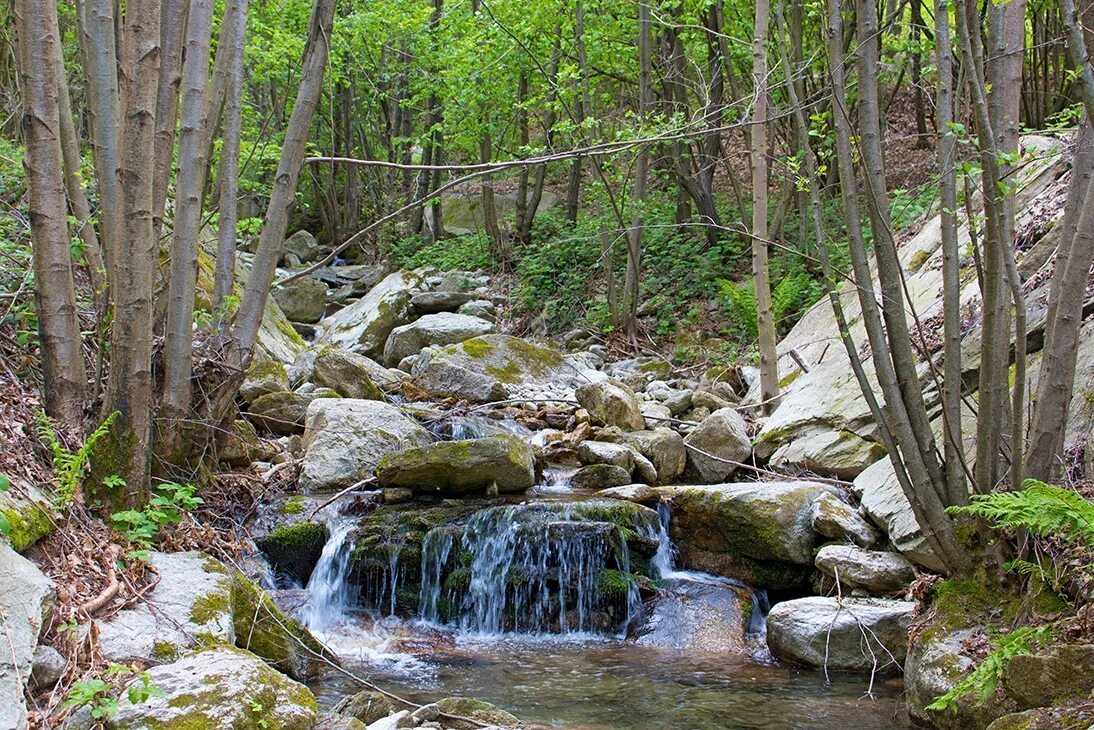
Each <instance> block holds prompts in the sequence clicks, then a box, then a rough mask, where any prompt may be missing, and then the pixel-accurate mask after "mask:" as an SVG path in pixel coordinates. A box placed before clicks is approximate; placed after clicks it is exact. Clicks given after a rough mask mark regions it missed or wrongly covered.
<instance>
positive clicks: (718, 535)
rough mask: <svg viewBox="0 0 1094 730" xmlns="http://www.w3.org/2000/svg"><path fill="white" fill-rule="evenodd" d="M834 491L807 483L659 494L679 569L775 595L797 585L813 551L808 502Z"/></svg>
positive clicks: (672, 490)
mask: <svg viewBox="0 0 1094 730" xmlns="http://www.w3.org/2000/svg"><path fill="white" fill-rule="evenodd" d="M834 490H835V487H832V486H829V485H826V484H819V483H817V482H808V481H795V482H739V483H733V484H712V485H697V486H669V487H659V488H658V492H659V493H660V494H661V495H662V496H663V497H665V498H667V500H668V502H669V505H670V508H671V510H672V521H671V523H670V534H671V536H672V539H673V542H674V543H675V545H676V547H677V549H678V550H679V554H680V561H681V565H682V567H684V568H688V569H694V570H702V571H705V572H707V573H713V574H715V575H722V576H726V577H729V578H737V579H739V580H743V581H745V582H746V583H748V584H749V585H753V586H756V587H760V588H774V589H781V588H793V587H798V586H801V585H803V584H804V582H805V580H806V578H807V576H808V575H809V572H810V570H811V568H812V566H813V549H814V547H815V545H816V534H815V533H814V532H813V527H812V509H813V502H814V501H815V500H816V499H817V498H819V497H820V495H822V494H824V493H826V492H833V491H834Z"/></svg>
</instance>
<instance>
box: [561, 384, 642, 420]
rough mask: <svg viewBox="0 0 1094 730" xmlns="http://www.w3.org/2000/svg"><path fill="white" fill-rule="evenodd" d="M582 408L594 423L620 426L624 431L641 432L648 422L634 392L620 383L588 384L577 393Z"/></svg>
mask: <svg viewBox="0 0 1094 730" xmlns="http://www.w3.org/2000/svg"><path fill="white" fill-rule="evenodd" d="M575 394H576V395H577V401H578V403H580V404H581V407H582V408H584V409H585V410H587V411H588V412H589V415H590V416H592V417H593V420H594V421H598V422H600V423H602V424H604V425H606V426H618V427H619V428H621V429H623V430H624V431H641V430H642V429H643V428H645V425H646V420H645V418H644V417H643V415H642V409H641V406H640V405H639V403H638V398H637V397H636V396H635V394H634V391H633V390H631V389H630V388H629V387H627V386H626V385H624V384H623V383H621V382H619V381H613V380H605V381H601V382H599V383H586V384H585V385H582V386H580V387H579V388H578V389H577V391H576V392H575Z"/></svg>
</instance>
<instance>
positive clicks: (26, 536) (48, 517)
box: [0, 479, 56, 553]
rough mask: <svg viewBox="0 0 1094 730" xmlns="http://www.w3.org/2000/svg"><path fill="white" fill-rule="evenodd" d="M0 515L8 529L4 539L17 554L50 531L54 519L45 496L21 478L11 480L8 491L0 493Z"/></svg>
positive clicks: (50, 506)
mask: <svg viewBox="0 0 1094 730" xmlns="http://www.w3.org/2000/svg"><path fill="white" fill-rule="evenodd" d="M0 515H3V516H4V518H5V519H6V520H7V523H8V525H9V526H10V529H9V531H8V535H7V537H8V540H9V541H10V542H11V546H12V547H13V548H15V552H19V553H21V552H23V551H24V550H26V549H27V548H29V547H30V546H31V545H33V544H34V543H36V542H38V541H39V540H41V539H42V538H43V537H45V536H46V535H48V534H49V533H51V532H53V527H54V520H55V519H56V514H55V513H54V511H53V506H52V504H51V503H50V499H49V497H48V496H47V495H46V494H45V493H44V492H43V491H42V490H40V489H38V488H37V487H35V486H34V485H32V484H30V483H28V482H24V481H23V480H21V479H15V480H12V483H11V488H10V489H9V491H6V492H0ZM2 539H3V538H2V537H0V540H2Z"/></svg>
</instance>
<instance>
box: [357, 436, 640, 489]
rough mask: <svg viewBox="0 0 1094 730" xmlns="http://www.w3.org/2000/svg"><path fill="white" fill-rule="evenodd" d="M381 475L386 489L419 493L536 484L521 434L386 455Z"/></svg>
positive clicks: (378, 472) (532, 459)
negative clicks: (395, 488)
mask: <svg viewBox="0 0 1094 730" xmlns="http://www.w3.org/2000/svg"><path fill="white" fill-rule="evenodd" d="M376 476H377V478H378V480H379V483H380V486H381V487H383V488H385V489H386V488H390V487H403V488H406V489H410V490H412V491H413V492H414V493H415V494H434V495H440V496H445V497H466V496H470V495H480V494H482V493H483V492H485V491H486V490H487V489H488V488H496V489H497V491H498V492H499V493H502V494H519V493H520V492H523V491H525V490H527V489H530V488H531V487H532V485H533V484H534V483H535V457H534V455H533V453H532V449H531V447H530V446H529V445H528V444H527V443H526V442H525V441H523V440H522V439H520V438H518V437H516V436H491V437H488V438H482V439H468V440H465V441H443V442H439V443H434V444H429V445H425V446H421V447H414V448H408V449H405V450H403V451H400V452H398V453H393V454H390V455H387V456H385V457H384V458H382V459H381V460H380V463H379V467H378V468H377V470H376ZM628 481H629V480H628Z"/></svg>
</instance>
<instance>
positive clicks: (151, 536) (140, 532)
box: [110, 482, 204, 561]
mask: <svg viewBox="0 0 1094 730" xmlns="http://www.w3.org/2000/svg"><path fill="white" fill-rule="evenodd" d="M156 491H157V492H158V494H156V495H155V496H153V497H152V499H150V500H149V501H148V504H146V505H145V506H144V507H142V508H141V509H139V510H135V509H130V510H122V511H121V512H115V513H114V514H112V515H110V520H111V521H112V522H113V523H114V529H116V530H117V531H118V532H120V533H121V534H122V536H123V537H124V538H125V539H126V541H127V542H129V543H130V544H131V545H133V546H134V547H133V549H131V550H130V551H129V552H128V553H126V557H128V558H131V559H134V560H144V561H147V560H148V559H149V551H150V550H151V549H152V547H153V546H154V545H155V542H156V539H157V538H158V536H159V532H160V529H161V528H163V527H166V526H168V525H177V524H178V523H179V522H181V521H182V516H183V514H184V513H185V512H189V511H190V510H193V509H196V508H197V507H198V506H199V505H201V504H202V503H203V502H204V500H203V499H202V498H201V497H198V496H197V495H196V494H195V492H196V491H197V487H196V486H194V485H193V484H175V483H173V482H172V483H168V484H160V485H158V486H157V487H156Z"/></svg>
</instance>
